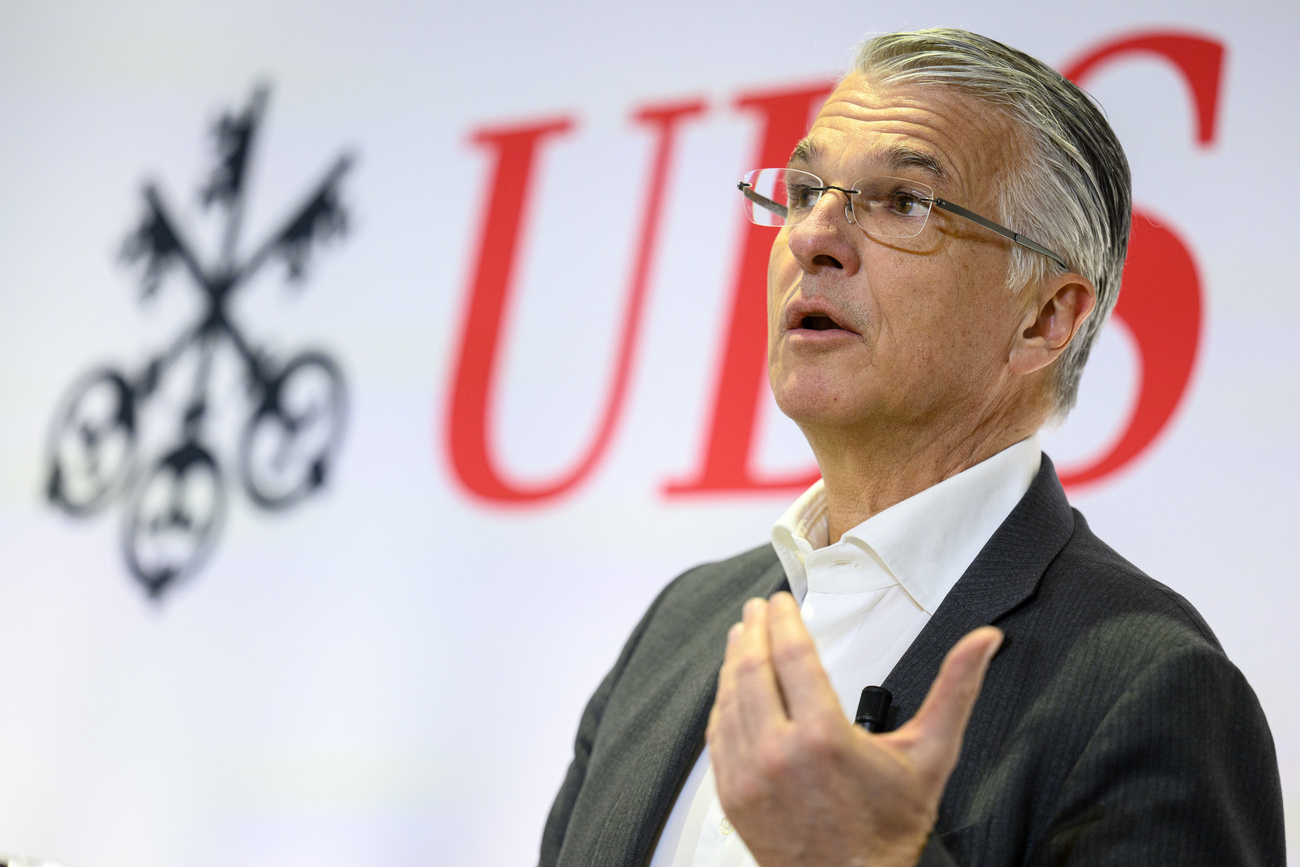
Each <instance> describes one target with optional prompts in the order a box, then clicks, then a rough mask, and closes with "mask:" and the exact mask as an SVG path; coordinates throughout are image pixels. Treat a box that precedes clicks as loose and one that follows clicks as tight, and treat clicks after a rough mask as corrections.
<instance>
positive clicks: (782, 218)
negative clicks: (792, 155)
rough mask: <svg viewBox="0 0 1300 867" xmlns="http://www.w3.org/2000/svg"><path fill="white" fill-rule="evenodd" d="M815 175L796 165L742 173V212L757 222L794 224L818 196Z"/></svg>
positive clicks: (769, 224)
mask: <svg viewBox="0 0 1300 867" xmlns="http://www.w3.org/2000/svg"><path fill="white" fill-rule="evenodd" d="M821 191H822V182H821V179H820V178H818V177H817V176H816V175H810V174H808V172H801V171H798V170H796V169H758V170H757V171H752V172H750V173H749V174H747V175H745V180H744V182H743V183H742V184H741V188H740V192H741V193H742V194H743V195H744V197H745V199H744V203H745V216H746V217H748V218H749V220H750V221H751V222H753V223H757V224H758V225H760V226H778V227H779V226H785V225H791V226H793V225H794V224H795V223H798V222H799V221H800V220H802V219H803V218H804V217H806V216H807V215H808V212H809V211H811V210H812V207H813V205H815V204H817V199H818V197H819V196H821Z"/></svg>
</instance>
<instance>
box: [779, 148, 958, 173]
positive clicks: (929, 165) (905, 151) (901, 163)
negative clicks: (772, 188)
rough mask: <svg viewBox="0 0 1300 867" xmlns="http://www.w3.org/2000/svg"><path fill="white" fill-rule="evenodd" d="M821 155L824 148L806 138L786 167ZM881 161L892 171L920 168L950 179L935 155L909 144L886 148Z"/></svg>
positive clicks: (809, 162)
mask: <svg viewBox="0 0 1300 867" xmlns="http://www.w3.org/2000/svg"><path fill="white" fill-rule="evenodd" d="M821 155H822V149H821V148H820V147H818V145H817V143H816V142H815V141H813V140H812V139H811V138H805V139H804V140H802V141H801V142H799V144H797V145H795V147H794V151H792V152H791V154H790V160H789V162H787V163H786V167H787V168H793V167H794V166H796V165H799V166H810V165H816V164H817V161H818V159H819V158H820V157H821ZM881 162H883V163H885V164H887V165H888V166H889V171H891V172H899V171H902V170H904V169H920V170H921V171H923V172H925V173H926V174H928V175H930V176H931V178H933V179H934V180H935V181H944V180H947V179H948V172H947V171H946V170H945V169H944V167H943V164H942V163H940V162H939V161H938V160H937V159H935V157H934V156H932V155H931V154H928V153H926V152H925V151H922V150H917V149H916V148H913V147H908V146H907V145H895V146H893V147H889V148H886V149H885V151H884V153H883V154H881Z"/></svg>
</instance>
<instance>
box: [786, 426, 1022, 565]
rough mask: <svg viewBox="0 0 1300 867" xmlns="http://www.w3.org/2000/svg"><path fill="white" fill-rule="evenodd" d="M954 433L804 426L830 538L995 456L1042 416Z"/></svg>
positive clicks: (1020, 436)
mask: <svg viewBox="0 0 1300 867" xmlns="http://www.w3.org/2000/svg"><path fill="white" fill-rule="evenodd" d="M1001 421H1002V422H1003V423H1002V424H999V425H997V426H988V427H981V428H977V429H975V430H966V431H960V432H957V433H955V434H954V435H948V436H944V435H943V434H939V435H933V434H932V435H931V436H930V437H929V438H928V439H926V438H924V437H922V436H913V435H909V434H904V435H901V436H900V435H893V436H890V437H887V438H885V439H884V440H883V441H882V440H881V439H880V438H873V437H867V436H862V435H859V436H852V435H846V433H845V432H844V431H843V430H836V431H819V430H809V429H805V430H804V434H805V436H806V437H807V438H808V442H809V444H810V445H811V446H812V449H813V454H814V455H816V457H817V466H818V467H819V468H820V470H821V474H822V481H823V483H824V484H825V489H826V506H827V512H828V516H829V521H830V527H829V529H830V541H832V542H837V541H839V539H840V537H841V536H843V535H844V533H845V532H846V531H848V530H851V529H852V528H854V527H856V526H857V525H858V524H861V523H862V522H863V521H865V520H867V519H868V518H870V517H871V516H872V515H875V514H877V513H879V512H882V511H884V510H885V509H888V508H889V507H890V506H892V505H894V504H895V503H900V502H902V501H903V500H906V499H907V498H908V497H911V496H914V495H915V494H919V493H920V492H921V491H924V490H925V489H926V488H929V487H932V486H934V485H937V484H938V483H939V482H942V481H943V480H944V479H947V478H950V477H952V476H955V475H957V473H960V472H962V471H963V470H966V469H969V468H970V467H973V466H975V465H976V464H978V463H980V462H982V461H985V460H987V459H988V458H991V457H993V455H995V454H997V453H998V452H1000V451H1002V450H1003V449H1005V448H1007V447H1008V446H1011V445H1014V444H1015V443H1018V442H1020V441H1021V440H1022V439H1024V438H1025V437H1027V436H1030V435H1032V434H1033V433H1034V432H1035V431H1037V430H1038V428H1039V427H1040V426H1041V420H1037V419H1035V420H1032V421H1030V420H1026V421H1025V422H1023V423H1021V424H1015V425H1008V424H1006V423H1005V421H1006V420H1005V419H1003V420H1001Z"/></svg>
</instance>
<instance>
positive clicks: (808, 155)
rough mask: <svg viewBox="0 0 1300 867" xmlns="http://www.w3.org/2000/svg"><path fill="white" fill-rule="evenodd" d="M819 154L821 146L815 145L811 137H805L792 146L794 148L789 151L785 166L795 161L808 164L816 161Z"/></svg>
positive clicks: (791, 164) (787, 166) (788, 166)
mask: <svg viewBox="0 0 1300 867" xmlns="http://www.w3.org/2000/svg"><path fill="white" fill-rule="evenodd" d="M820 154H821V148H819V147H817V145H816V143H815V142H813V140H812V139H810V138H805V139H804V140H803V141H801V142H799V144H797V145H795V146H794V150H793V151H792V152H791V153H790V159H789V160H787V161H786V164H785V165H786V168H790V167H791V166H793V165H794V164H795V163H799V164H800V165H805V166H806V165H810V164H812V163H814V162H816V161H817V157H818V156H820Z"/></svg>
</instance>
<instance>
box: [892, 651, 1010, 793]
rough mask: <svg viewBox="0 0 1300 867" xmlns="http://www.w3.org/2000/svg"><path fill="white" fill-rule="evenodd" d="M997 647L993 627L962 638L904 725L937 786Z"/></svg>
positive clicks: (918, 759) (958, 744)
mask: <svg viewBox="0 0 1300 867" xmlns="http://www.w3.org/2000/svg"><path fill="white" fill-rule="evenodd" d="M1001 646H1002V630H1000V629H998V628H996V627H993V626H981V627H980V628H979V629H976V630H975V631H973V632H970V633H968V634H967V635H966V636H964V637H963V638H962V640H961V641H959V642H957V644H956V646H954V647H953V649H952V650H950V651H948V655H947V656H946V657H944V660H943V665H942V666H941V667H940V669H939V676H938V677H936V678H935V679H934V683H933V684H932V685H931V686H930V692H929V694H928V695H927V696H926V697H925V701H924V702H923V703H922V704H921V709H920V710H918V711H917V712H916V716H915V717H913V718H912V720H911V721H910V722H909V723H908V724H907V725H906V726H905V728H907V729H910V730H911V731H909V734H910V735H912V736H913V737H914V738H915V740H914V742H913V743H914V744H915V747H914V751H913V759H914V761H915V762H916V763H917V764H918V765H919V766H921V767H924V768H926V769H927V770H929V771H930V772H931V773H934V774H935V775H936V776H937V778H938V782H939V783H940V785H941V786H942V785H944V784H946V783H947V781H948V776H949V775H950V774H951V773H952V769H953V768H954V767H956V765H957V757H958V756H959V755H960V754H961V741H962V735H963V734H964V733H965V731H966V722H967V720H969V719H970V714H971V709H972V708H974V707H975V699H977V698H979V693H980V686H981V685H982V684H983V683H984V672H986V671H987V670H988V667H989V663H990V662H991V661H992V660H993V655H994V654H996V653H997V652H998V648H999V647H1001Z"/></svg>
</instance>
